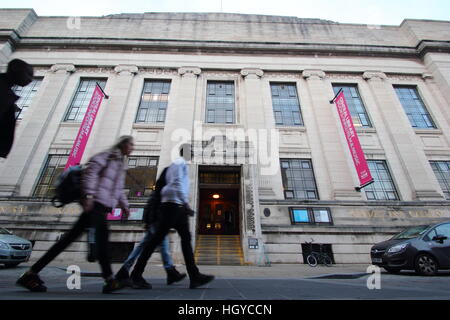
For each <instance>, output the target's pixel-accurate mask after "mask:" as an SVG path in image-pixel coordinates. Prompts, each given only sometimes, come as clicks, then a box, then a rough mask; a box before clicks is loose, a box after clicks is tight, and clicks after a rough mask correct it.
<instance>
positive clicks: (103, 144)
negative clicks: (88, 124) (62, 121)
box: [82, 65, 138, 162]
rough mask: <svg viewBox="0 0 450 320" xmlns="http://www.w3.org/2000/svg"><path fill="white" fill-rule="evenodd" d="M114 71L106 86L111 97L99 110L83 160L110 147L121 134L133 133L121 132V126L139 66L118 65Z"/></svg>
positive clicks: (106, 91) (106, 90)
mask: <svg viewBox="0 0 450 320" xmlns="http://www.w3.org/2000/svg"><path fill="white" fill-rule="evenodd" d="M114 72H115V75H114V76H112V77H110V78H109V79H108V81H107V82H106V87H105V93H106V94H107V95H108V96H109V99H108V100H107V101H105V100H104V101H103V102H102V106H101V108H100V111H99V116H100V113H101V116H100V117H99V119H97V120H96V123H97V124H98V125H94V128H93V131H92V134H91V138H90V139H89V142H88V144H87V146H86V152H85V153H84V156H83V159H82V162H83V161H86V159H88V158H89V157H91V156H92V155H94V154H95V153H97V152H99V151H101V150H103V149H107V148H109V147H110V146H111V145H112V144H113V143H114V142H115V140H116V139H117V138H118V137H119V136H120V135H122V134H130V133H131V132H121V128H122V122H123V119H124V114H125V112H126V111H127V110H126V107H127V104H128V99H129V96H130V91H131V85H132V82H133V79H134V76H135V75H136V74H137V73H138V68H137V66H135V65H118V66H116V67H115V68H114ZM136 107H137V106H136Z"/></svg>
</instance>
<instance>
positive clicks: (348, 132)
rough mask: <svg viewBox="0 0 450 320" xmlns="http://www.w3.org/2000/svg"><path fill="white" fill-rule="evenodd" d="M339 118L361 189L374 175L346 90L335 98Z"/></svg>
mask: <svg viewBox="0 0 450 320" xmlns="http://www.w3.org/2000/svg"><path fill="white" fill-rule="evenodd" d="M334 103H335V104H336V107H337V111H338V114H339V118H340V119H341V124H342V128H343V129H344V135H345V138H346V139H347V144H348V148H349V150H350V154H351V156H352V159H353V163H354V165H355V169H356V173H357V174H358V178H359V184H360V185H359V187H357V188H356V189H357V190H359V189H361V188H363V187H365V186H367V185H369V184H370V183H372V182H373V178H372V175H371V173H370V170H369V166H368V165H367V161H366V158H365V156H364V152H363V150H362V148H361V144H360V143H359V139H358V135H357V134H356V130H355V126H354V125H353V121H352V117H351V116H350V111H349V109H348V105H347V101H346V100H345V96H344V91H342V90H340V92H339V93H338V94H337V95H336V97H335V98H334Z"/></svg>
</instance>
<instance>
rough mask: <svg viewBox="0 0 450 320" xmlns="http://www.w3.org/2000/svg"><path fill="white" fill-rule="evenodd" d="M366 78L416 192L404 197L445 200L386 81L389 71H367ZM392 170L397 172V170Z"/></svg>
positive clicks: (396, 151) (401, 108)
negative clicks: (436, 186) (433, 180)
mask: <svg viewBox="0 0 450 320" xmlns="http://www.w3.org/2000/svg"><path fill="white" fill-rule="evenodd" d="M363 78H364V79H365V80H367V82H368V84H369V87H370V90H371V92H372V95H373V97H374V99H375V103H376V105H377V108H378V111H379V114H380V115H381V118H382V120H383V123H384V124H385V126H386V130H387V131H388V135H389V138H390V139H391V141H392V143H393V147H394V150H395V153H396V155H397V157H398V158H399V160H400V162H401V166H402V167H403V168H404V172H405V174H406V176H407V179H408V184H409V186H410V188H411V189H412V192H413V194H412V195H409V197H408V199H404V200H411V199H413V200H443V198H442V195H441V194H440V193H439V192H438V191H437V190H436V189H435V184H434V183H433V182H432V180H431V177H432V175H433V172H432V169H431V167H430V165H429V163H428V160H427V157H426V155H425V153H424V152H423V150H421V148H420V147H419V146H420V145H421V144H420V143H418V141H417V137H416V134H415V132H414V130H413V128H412V127H411V123H410V122H409V120H408V118H407V116H406V114H405V112H404V110H403V107H402V106H401V104H400V103H399V102H398V99H397V98H396V96H395V91H394V89H393V88H392V85H391V84H390V83H389V82H388V81H387V76H386V74H384V73H383V72H379V71H367V72H365V73H364V74H363ZM388 160H389V159H388ZM392 174H393V175H394V176H395V174H396V173H395V172H392ZM407 196H408V195H407Z"/></svg>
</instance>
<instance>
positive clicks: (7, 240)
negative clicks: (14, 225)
mask: <svg viewBox="0 0 450 320" xmlns="http://www.w3.org/2000/svg"><path fill="white" fill-rule="evenodd" d="M31 251H32V245H31V242H30V241H28V240H26V239H23V238H20V237H18V236H15V235H13V234H12V233H11V232H9V231H8V230H6V229H5V228H0V264H2V263H3V264H4V265H5V266H6V267H15V266H17V265H19V263H22V262H26V261H28V259H30V255H31Z"/></svg>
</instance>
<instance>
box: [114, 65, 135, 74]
mask: <svg viewBox="0 0 450 320" xmlns="http://www.w3.org/2000/svg"><path fill="white" fill-rule="evenodd" d="M114 72H115V73H117V74H118V75H121V76H129V75H135V74H138V73H139V69H138V67H137V66H135V65H129V64H119V65H118V66H116V67H115V68H114Z"/></svg>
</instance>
